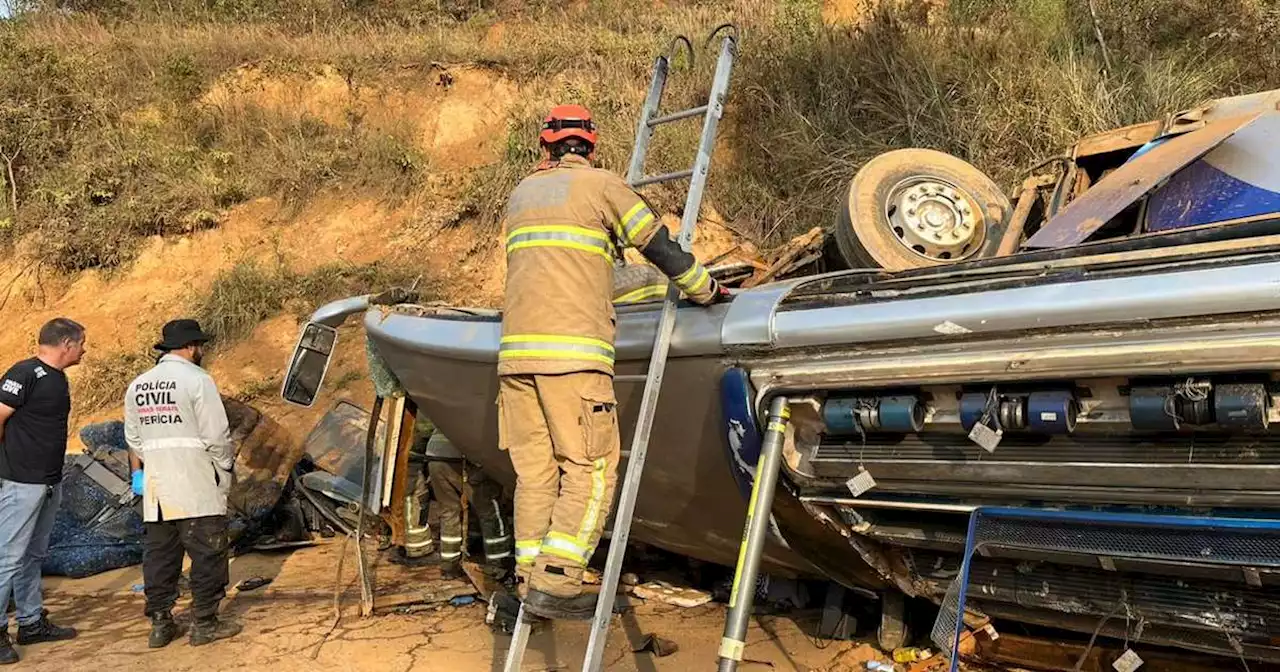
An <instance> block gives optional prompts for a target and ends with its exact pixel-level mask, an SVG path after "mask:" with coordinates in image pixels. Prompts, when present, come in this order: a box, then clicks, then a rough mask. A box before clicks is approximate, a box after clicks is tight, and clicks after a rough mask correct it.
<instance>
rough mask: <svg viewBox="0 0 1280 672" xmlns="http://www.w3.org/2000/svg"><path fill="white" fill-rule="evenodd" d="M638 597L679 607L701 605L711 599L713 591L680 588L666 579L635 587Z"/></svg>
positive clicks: (635, 593)
mask: <svg viewBox="0 0 1280 672" xmlns="http://www.w3.org/2000/svg"><path fill="white" fill-rule="evenodd" d="M633 593H634V595H635V596H636V597H640V598H643V599H646V600H658V601H659V602H663V603H665V604H672V605H675V606H677V607H685V608H686V609H688V608H692V607H700V606H702V605H704V604H706V603H708V602H710V601H711V593H708V592H705V591H701V590H696V589H694V588H679V587H676V586H673V585H671V584H669V583H667V582H666V581H650V582H648V583H645V584H642V585H639V586H636V587H635V590H634V591H633Z"/></svg>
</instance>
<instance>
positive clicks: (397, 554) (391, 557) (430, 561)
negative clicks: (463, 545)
mask: <svg viewBox="0 0 1280 672" xmlns="http://www.w3.org/2000/svg"><path fill="white" fill-rule="evenodd" d="M387 562H390V563H391V564H393V565H401V566H404V567H431V566H433V565H437V564H440V559H439V556H437V555H434V554H431V553H428V554H427V555H418V556H414V557H409V556H408V555H406V554H405V552H404V548H402V547H396V548H395V549H394V550H392V551H391V552H390V553H388V554H387Z"/></svg>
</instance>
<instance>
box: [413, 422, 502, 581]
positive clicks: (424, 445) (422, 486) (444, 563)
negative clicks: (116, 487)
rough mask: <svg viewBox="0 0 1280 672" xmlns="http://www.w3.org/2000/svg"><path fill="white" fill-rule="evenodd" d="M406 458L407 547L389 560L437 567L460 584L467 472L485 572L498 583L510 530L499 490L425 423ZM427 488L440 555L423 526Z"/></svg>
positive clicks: (428, 530) (428, 529)
mask: <svg viewBox="0 0 1280 672" xmlns="http://www.w3.org/2000/svg"><path fill="white" fill-rule="evenodd" d="M415 433H416V437H415V439H414V443H413V447H412V449H411V452H410V454H409V472H408V473H409V483H408V487H407V488H406V491H407V494H406V496H405V515H406V521H405V522H406V526H405V544H404V546H403V547H402V548H400V549H397V552H395V553H393V554H392V555H391V557H390V558H389V559H390V561H391V562H393V563H396V564H403V565H408V566H414V567H417V566H425V565H434V564H438V565H440V575H441V577H442V578H445V579H459V578H462V577H463V576H464V574H463V572H462V551H463V546H464V544H465V543H466V535H465V534H464V532H463V530H462V495H463V490H464V484H463V477H462V472H463V469H466V472H467V479H466V484H465V490H466V499H467V502H468V504H469V505H470V508H471V512H472V513H473V514H475V518H476V519H478V520H479V523H480V532H481V535H482V536H483V538H484V558H485V570H486V572H487V573H489V574H490V575H491V576H494V577H498V578H501V577H503V576H506V575H507V574H508V573H509V570H510V567H509V566H508V565H509V564H510V562H511V549H512V534H511V528H510V526H509V525H508V524H507V521H506V519H505V518H504V517H503V514H502V505H501V501H502V486H500V485H498V483H497V482H495V481H493V480H492V479H490V478H489V477H488V476H486V475H485V473H484V472H483V471H481V470H480V468H479V467H477V466H476V465H474V464H471V463H470V462H467V461H465V460H464V458H463V457H462V453H461V452H459V451H458V449H457V448H456V447H454V445H453V444H452V443H450V442H449V439H448V438H446V437H445V435H444V433H443V432H441V431H440V430H438V429H436V428H435V426H434V425H433V424H432V423H431V422H430V421H428V420H426V419H425V418H423V419H419V421H418V423H417V426H416V427H415ZM428 485H430V493H431V494H433V495H434V497H435V505H436V506H437V507H438V508H437V512H438V517H439V524H440V545H439V553H436V552H435V550H436V545H435V542H434V540H433V539H432V538H431V528H430V527H429V526H428V525H427V515H426V512H427V498H428Z"/></svg>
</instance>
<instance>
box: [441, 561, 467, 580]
mask: <svg viewBox="0 0 1280 672" xmlns="http://www.w3.org/2000/svg"><path fill="white" fill-rule="evenodd" d="M466 577H467V573H466V572H464V571H462V563H461V562H460V561H458V560H445V561H441V562H440V578H441V579H444V580H445V581H458V580H460V579H465V578H466Z"/></svg>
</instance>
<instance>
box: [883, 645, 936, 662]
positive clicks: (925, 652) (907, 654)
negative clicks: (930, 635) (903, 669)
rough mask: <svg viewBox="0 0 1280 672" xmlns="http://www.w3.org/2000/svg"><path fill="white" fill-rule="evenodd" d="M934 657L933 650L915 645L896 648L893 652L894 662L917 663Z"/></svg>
mask: <svg viewBox="0 0 1280 672" xmlns="http://www.w3.org/2000/svg"><path fill="white" fill-rule="evenodd" d="M932 657H933V652H932V651H930V650H929V649H921V648H917V647H914V646H907V647H903V648H901V649H895V650H894V652H893V662H895V663H915V662H919V661H922V660H928V659H930V658H932Z"/></svg>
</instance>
